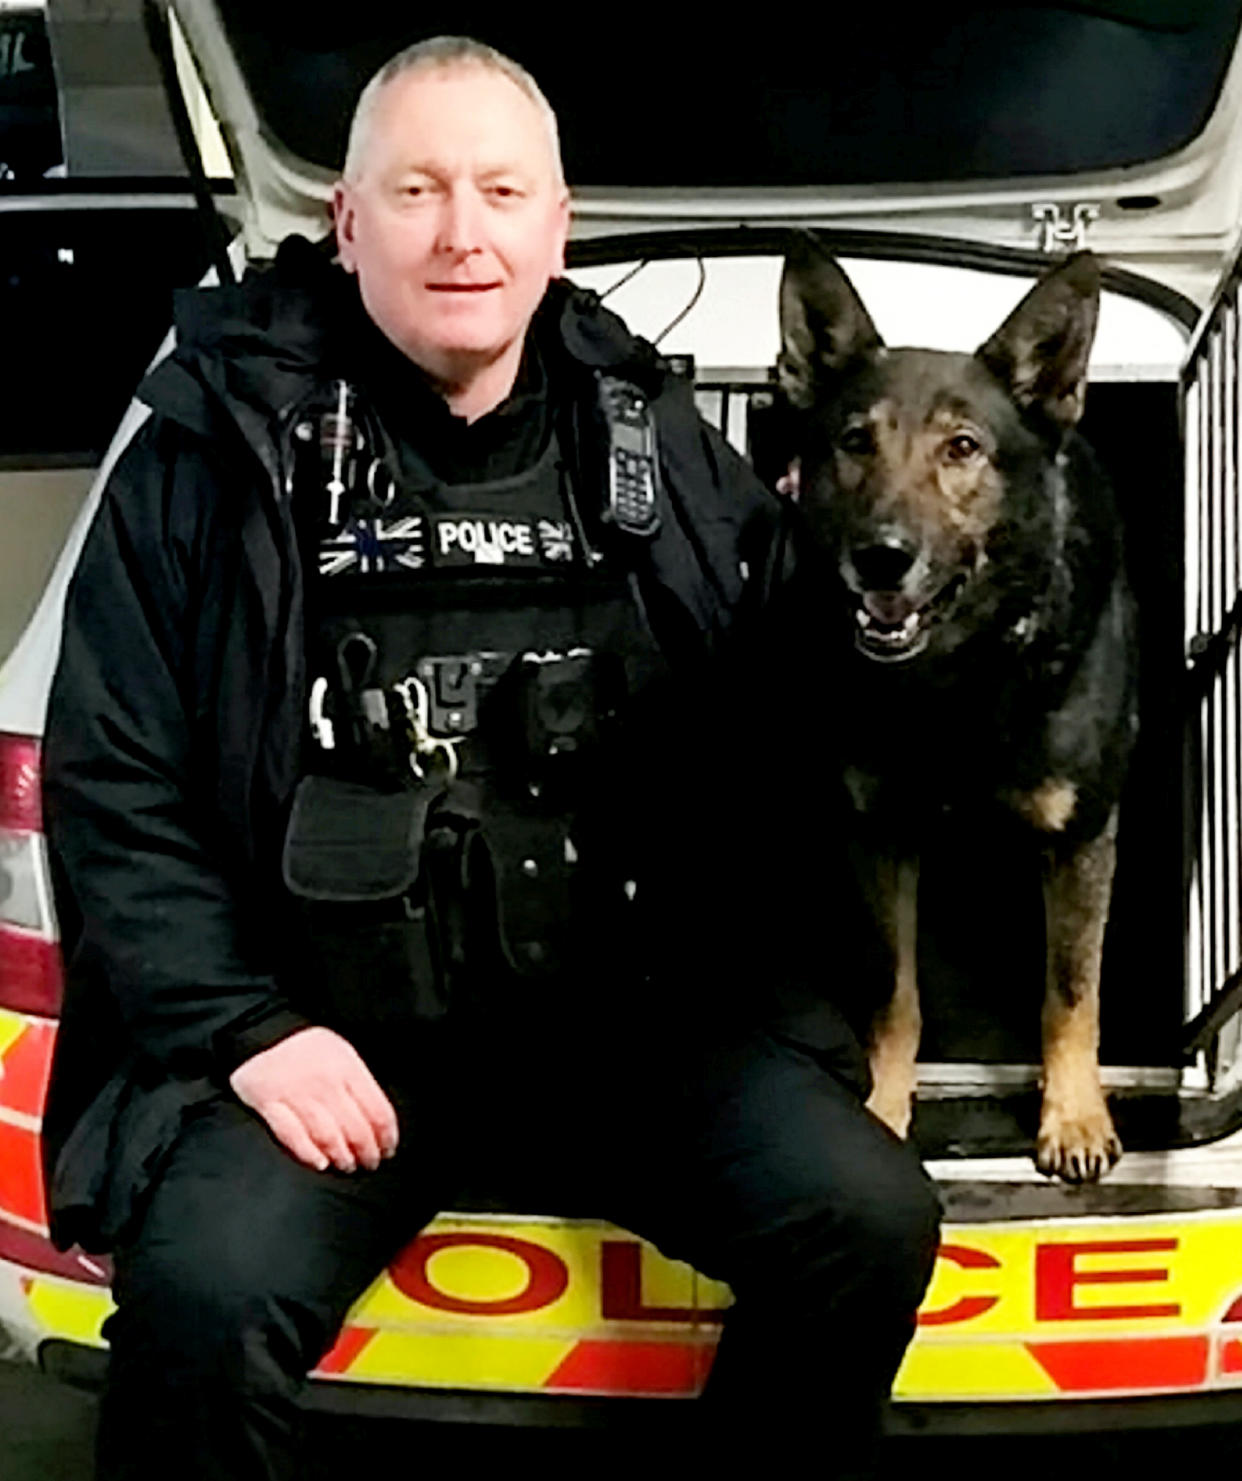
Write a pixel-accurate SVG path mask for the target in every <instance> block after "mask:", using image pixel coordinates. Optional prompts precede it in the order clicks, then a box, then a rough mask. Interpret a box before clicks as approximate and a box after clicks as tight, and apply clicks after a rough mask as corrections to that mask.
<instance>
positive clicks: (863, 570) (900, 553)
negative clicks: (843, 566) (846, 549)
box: [850, 539, 915, 591]
mask: <svg viewBox="0 0 1242 1481" xmlns="http://www.w3.org/2000/svg"><path fill="white" fill-rule="evenodd" d="M914 557H915V553H914V551H912V550H908V549H907V548H906V547H905V546H904V545H903V544H901V542H900V541H898V540H892V539H890V540H883V541H881V542H879V543H877V544H875V545H864V546H863V547H862V548H861V549H860V550H855V551H853V552H852V554H851V555H850V561H851V563H852V564H853V567H854V571H855V573H856V575H857V576H858V580H859V582H860V584H861V585H862V587H863V590H864V591H896V590H897V588H898V587H899V586H900V585H901V582H902V578H903V577H904V576H905V574H906V572H907V571H908V570H909V569H910V567H911V566H912V565H913V564H914Z"/></svg>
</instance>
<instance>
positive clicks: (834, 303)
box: [778, 235, 1137, 1182]
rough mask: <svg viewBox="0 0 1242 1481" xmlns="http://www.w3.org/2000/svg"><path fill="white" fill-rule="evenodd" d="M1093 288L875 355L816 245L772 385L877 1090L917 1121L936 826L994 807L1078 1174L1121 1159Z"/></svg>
mask: <svg viewBox="0 0 1242 1481" xmlns="http://www.w3.org/2000/svg"><path fill="white" fill-rule="evenodd" d="M1099 280H1100V274H1099V268H1098V265H1097V262H1096V260H1095V259H1094V258H1093V257H1092V256H1091V254H1089V253H1086V252H1083V253H1079V254H1077V255H1076V256H1073V257H1071V258H1069V259H1068V260H1067V261H1065V262H1064V263H1063V264H1061V265H1060V266H1058V267H1056V268H1055V269H1054V270H1052V271H1051V272H1049V273H1048V274H1047V275H1046V276H1044V277H1043V278H1042V279H1041V280H1040V281H1039V282H1038V283H1037V284H1036V286H1035V287H1034V288H1033V289H1032V290H1031V292H1030V293H1029V294H1028V295H1027V296H1026V298H1025V299H1024V300H1023V301H1022V302H1021V303H1020V304H1019V306H1018V307H1017V308H1016V309H1015V310H1014V312H1013V313H1012V314H1011V315H1010V316H1009V318H1008V319H1007V320H1006V321H1005V323H1004V324H1003V325H1002V326H1001V327H1000V329H998V330H997V331H996V333H995V334H994V335H993V336H992V337H991V339H989V340H988V341H987V343H986V344H984V345H982V346H981V347H980V348H979V349H978V350H977V351H976V352H975V354H973V355H966V354H947V353H942V352H937V351H931V350H920V349H894V350H889V349H886V348H885V347H884V345H883V344H882V342H881V340H880V336H879V334H878V333H877V332H876V329H875V326H874V324H873V323H872V321H871V318H870V316H869V315H868V313H867V311H866V309H865V308H864V307H863V305H862V303H861V301H860V300H859V298H858V295H857V294H856V292H855V291H854V288H853V286H852V285H851V284H850V282H849V280H848V279H847V278H846V276H845V274H844V273H843V272H842V271H841V269H840V267H839V266H838V265H837V264H836V262H834V261H833V260H832V258H831V257H829V256H827V255H826V254H825V252H824V251H823V250H822V249H821V248H820V247H819V245H818V244H817V243H816V242H815V240H814V238H812V237H810V236H809V235H808V236H806V237H805V238H800V239H798V240H797V241H796V243H795V245H794V246H793V247H792V248H791V250H790V252H789V255H788V256H787V258H786V262H785V268H784V273H783V277H782V281H781V331H782V350H781V355H780V361H779V366H778V370H779V378H780V381H781V383H782V386H783V388H784V392H785V394H786V396H787V398H788V400H789V401H790V402H791V404H792V405H793V406H794V407H795V408H798V409H799V411H798V415H797V418H796V420H797V422H798V425H799V431H798V434H797V435H798V438H799V444H800V445H799V446H798V448H797V452H798V455H799V471H798V490H799V493H798V501H799V505H800V510H801V516H800V518H801V519H802V525H803V529H804V531H805V532H806V535H807V537H808V540H809V544H810V551H811V560H812V565H813V566H815V567H817V568H818V571H819V575H818V576H817V577H816V578H815V579H816V582H817V589H816V591H815V594H814V597H813V600H814V602H815V604H816V606H817V608H818V609H819V611H820V612H821V614H822V611H823V603H824V600H825V599H827V601H828V603H829V631H830V633H831V634H833V635H834V636H833V637H832V638H830V639H829V642H828V647H829V649H831V650H833V651H834V652H835V654H836V660H837V662H836V667H835V674H834V680H833V683H834V698H835V699H836V700H837V703H836V705H835V707H834V718H833V719H832V721H831V723H832V725H833V727H834V729H836V731H837V732H838V734H837V736H836V737H835V740H834V742H833V743H834V744H835V743H836V741H839V744H840V747H841V751H840V758H839V759H840V764H841V768H842V773H843V776H844V781H845V784H846V786H847V788H848V792H849V797H850V801H851V804H852V812H853V814H854V816H855V817H856V819H857V820H858V824H859V826H858V830H857V831H858V836H859V838H860V839H861V840H863V842H862V845H861V847H860V849H859V853H860V865H861V869H862V875H863V883H864V886H865V888H866V891H867V893H868V896H869V898H870V900H871V902H872V905H873V908H874V910H875V912H876V914H877V917H878V920H879V923H880V925H881V926H882V928H883V932H884V936H885V938H886V943H887V950H888V952H889V954H890V960H891V967H892V978H893V991H892V994H891V997H890V998H889V999H888V1001H887V1002H886V1003H885V1005H884V1006H883V1007H882V1008H881V1009H880V1011H879V1012H878V1013H877V1015H876V1017H875V1020H874V1023H873V1026H872V1032H871V1042H870V1046H869V1055H870V1061H871V1068H872V1074H873V1077H874V1090H873V1093H872V1097H871V1100H870V1102H869V1104H870V1106H871V1108H872V1110H873V1111H874V1112H875V1113H876V1114H877V1115H878V1116H879V1117H881V1119H883V1120H884V1121H885V1122H887V1123H888V1125H889V1126H891V1127H892V1128H893V1130H894V1131H896V1132H897V1133H898V1134H899V1135H902V1136H904V1135H905V1134H906V1132H907V1130H908V1127H909V1122H910V1116H911V1110H912V1098H913V1093H914V1088H915V1082H916V1070H915V1058H916V1055H917V1052H918V1043H919V1035H920V1028H921V1020H920V1011H919V1002H918V989H917V984H916V967H915V963H916V939H915V924H916V895H917V882H918V868H919V851H920V835H921V833H922V830H923V829H924V827H925V826H926V825H927V824H928V823H929V822H930V821H931V820H932V819H933V818H940V819H941V820H942V821H943V818H944V816H945V815H946V813H947V814H948V815H949V816H950V817H954V816H956V817H958V818H960V819H961V822H962V825H965V826H968V823H969V818H970V816H971V813H972V811H973V812H975V813H976V815H977V813H978V809H980V808H995V807H997V806H999V807H1000V808H1002V809H1005V810H1007V811H1008V812H1009V813H1010V814H1011V815H1012V816H1013V817H1014V818H1015V819H1016V820H1017V821H1018V824H1019V826H1020V827H1022V828H1025V829H1027V830H1029V832H1030V835H1031V838H1032V843H1033V845H1035V846H1038V847H1039V848H1040V849H1041V850H1042V855H1043V861H1044V874H1043V878H1044V897H1045V920H1046V940H1047V968H1046V989H1045V997H1044V1006H1043V1014H1042V1058H1043V1076H1042V1081H1043V1096H1042V1107H1041V1113H1040V1123H1039V1131H1038V1139H1037V1148H1036V1162H1037V1165H1038V1166H1039V1168H1040V1170H1041V1171H1042V1172H1044V1173H1045V1174H1047V1175H1049V1176H1059V1177H1061V1178H1063V1179H1065V1180H1066V1181H1067V1182H1086V1181H1093V1180H1095V1179H1097V1178H1098V1177H1100V1175H1101V1174H1102V1173H1104V1172H1106V1171H1107V1170H1108V1169H1109V1168H1110V1167H1111V1166H1112V1165H1113V1164H1114V1163H1115V1162H1116V1160H1117V1158H1118V1157H1119V1156H1120V1154H1121V1146H1120V1143H1119V1141H1118V1139H1117V1135H1116V1132H1115V1131H1114V1129H1113V1123H1112V1120H1111V1118H1110V1115H1109V1111H1108V1106H1107V1103H1106V1101H1105V1098H1104V1094H1103V1091H1102V1089H1101V1085H1100V1074H1099V980H1100V953H1101V947H1102V944H1103V936H1104V927H1105V923H1106V920H1107V917H1108V909H1109V898H1110V892H1111V885H1112V878H1113V867H1114V861H1115V841H1116V834H1117V804H1118V797H1119V794H1120V790H1121V784H1122V780H1123V777H1124V774H1125V768H1126V763H1127V760H1128V757H1129V754H1130V751H1131V747H1132V744H1133V740H1134V736H1135V733H1136V729H1137V714H1136V689H1137V674H1136V668H1137V662H1136V653H1135V629H1136V621H1135V612H1134V608H1133V602H1132V598H1131V596H1130V592H1129V588H1128V586H1127V583H1126V579H1125V574H1124V571H1123V567H1122V551H1121V536H1120V530H1119V524H1118V520H1117V516H1116V512H1115V508H1114V504H1113V497H1112V493H1111V491H1110V489H1109V486H1108V483H1107V481H1106V479H1105V477H1104V475H1103V473H1102V472H1101V470H1100V468H1099V466H1098V464H1097V462H1096V460H1095V458H1094V456H1093V455H1092V453H1091V451H1090V449H1089V448H1088V447H1087V445H1086V443H1085V442H1084V441H1083V439H1082V438H1081V437H1080V436H1079V435H1078V433H1077V431H1076V426H1077V423H1078V420H1079V418H1080V416H1081V414H1082V410H1083V399H1084V394H1085V389H1086V375H1087V357H1088V354H1089V352H1090V348H1091V343H1092V339H1093V337H1094V333H1095V323H1096V316H1097V311H1098V301H1099ZM821 588H822V589H821ZM923 836H926V835H923ZM981 867H986V864H983V865H982V866H981ZM964 893H965V892H964ZM996 972H997V977H998V980H999V981H1000V982H1001V983H1002V986H1003V981H1004V977H1005V964H1004V962H998V963H997V965H996Z"/></svg>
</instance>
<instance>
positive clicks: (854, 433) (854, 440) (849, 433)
mask: <svg viewBox="0 0 1242 1481" xmlns="http://www.w3.org/2000/svg"><path fill="white" fill-rule="evenodd" d="M837 446H838V447H839V448H840V449H841V451H842V452H843V453H851V454H853V456H855V457H866V455H867V454H868V453H873V452H874V451H875V438H874V437H873V436H872V434H871V428H870V427H865V426H863V425H862V424H861V423H860V424H859V425H858V426H856V427H847V428H846V429H845V431H844V432H842V433H841V435H840V437H839V438H837Z"/></svg>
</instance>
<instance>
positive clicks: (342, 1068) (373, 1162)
mask: <svg viewBox="0 0 1242 1481" xmlns="http://www.w3.org/2000/svg"><path fill="white" fill-rule="evenodd" d="M229 1084H230V1085H231V1086H232V1087H233V1092H234V1094H235V1095H236V1096H237V1098H238V1100H240V1101H241V1102H242V1104H243V1105H246V1106H249V1107H250V1109H251V1110H252V1111H254V1112H256V1113H257V1114H258V1115H259V1116H261V1117H262V1118H263V1120H264V1121H266V1122H267V1124H268V1127H269V1128H270V1129H271V1132H272V1135H273V1136H274V1137H275V1138H276V1140H277V1141H278V1142H279V1143H280V1144H281V1146H283V1147H285V1148H286V1149H287V1150H288V1151H290V1152H292V1153H293V1155H294V1156H295V1157H296V1158H297V1159H298V1161H299V1162H304V1163H305V1164H306V1165H307V1167H313V1168H315V1169H317V1170H318V1171H319V1172H323V1171H324V1170H325V1169H326V1168H327V1167H328V1166H329V1165H332V1166H333V1167H338V1168H340V1169H341V1171H342V1172H353V1171H354V1169H355V1168H356V1167H357V1165H358V1163H359V1162H361V1163H362V1165H363V1166H364V1167H368V1168H372V1169H374V1168H377V1167H378V1166H379V1164H380V1158H381V1157H391V1156H392V1154H393V1153H394V1152H395V1151H396V1149H397V1113H396V1112H395V1111H394V1110H393V1108H392V1102H391V1101H390V1100H389V1099H388V1097H387V1096H386V1095H385V1094H384V1092H383V1091H382V1090H381V1089H380V1087H379V1085H378V1084H376V1081H375V1078H374V1076H373V1075H372V1074H371V1071H370V1070H369V1069H367V1067H366V1065H365V1064H364V1063H363V1060H362V1056H361V1055H360V1054H359V1053H358V1051H357V1050H356V1049H355V1048H354V1046H353V1045H352V1044H351V1043H350V1042H349V1041H348V1040H347V1039H343V1038H341V1036H340V1034H335V1033H333V1032H332V1030H331V1029H329V1028H304V1029H299V1031H298V1032H297V1033H296V1034H291V1035H290V1036H289V1037H288V1038H287V1039H282V1040H281V1041H280V1042H279V1043H278V1044H273V1045H272V1047H271V1048H270V1049H264V1050H263V1052H262V1053H261V1054H256V1055H254V1056H253V1057H252V1058H250V1059H247V1060H246V1061H244V1063H242V1064H239V1065H238V1067H237V1068H236V1069H235V1070H234V1071H233V1073H232V1074H231V1075H230V1076H229Z"/></svg>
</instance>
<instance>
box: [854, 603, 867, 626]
mask: <svg viewBox="0 0 1242 1481" xmlns="http://www.w3.org/2000/svg"><path fill="white" fill-rule="evenodd" d="M854 616H855V617H856V618H857V619H858V625H859V627H870V626H871V613H870V612H868V611H867V610H866V609H865V608H863V607H859V608H858V610H857V611H856V612H855V613H854Z"/></svg>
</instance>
